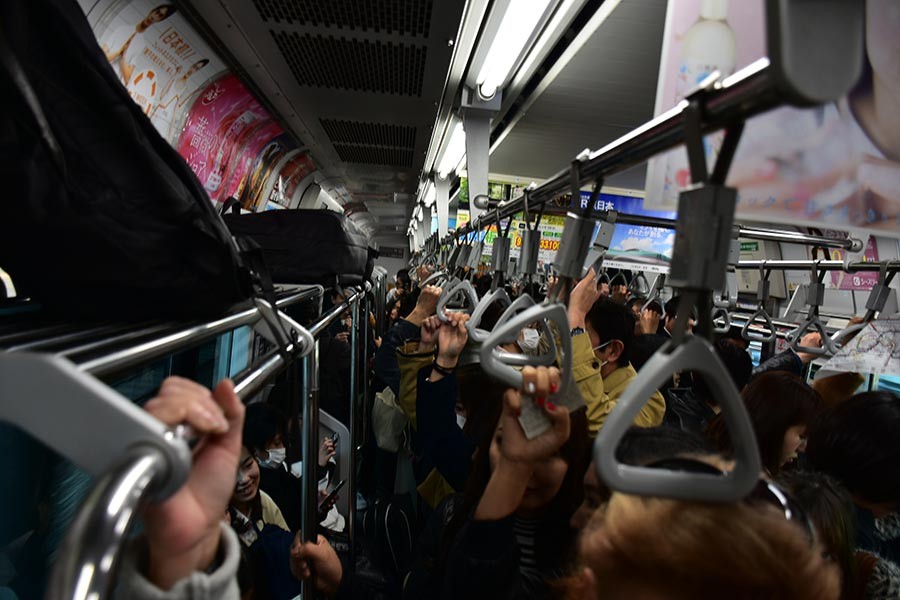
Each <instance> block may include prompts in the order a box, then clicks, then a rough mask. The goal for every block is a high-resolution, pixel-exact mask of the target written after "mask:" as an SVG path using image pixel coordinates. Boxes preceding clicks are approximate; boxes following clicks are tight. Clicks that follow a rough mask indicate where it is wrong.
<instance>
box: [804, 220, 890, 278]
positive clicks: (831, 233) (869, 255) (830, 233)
mask: <svg viewBox="0 0 900 600" xmlns="http://www.w3.org/2000/svg"><path fill="white" fill-rule="evenodd" d="M815 233H816V234H821V235H823V236H825V237H827V238H833V239H846V238H847V237H848V235H847V234H846V233H844V232H843V231H835V230H833V229H826V230H824V231H819V230H816V231H815ZM824 250H825V252H826V253H827V256H824V257H823V256H822V252H818V253H817V254H816V255H815V256H813V255H812V254H810V258H811V259H814V260H815V259H816V258H825V259H828V260H839V261H841V262H843V261H844V259H846V258H847V251H846V250H842V249H840V248H827V249H824ZM810 251H812V248H810ZM855 260H860V261H865V262H878V247H877V246H876V244H875V238H874V237H872V236H869V240H868V242H866V247H865V249H864V250H863V253H862V256H859V257H855ZM877 283H878V273H877V272H874V271H865V272H861V273H845V272H844V271H832V272H831V273H830V277H826V278H825V287H827V288H832V289H836V290H855V291H863V292H871V291H872V288H873V287H875V285H876V284H877Z"/></svg>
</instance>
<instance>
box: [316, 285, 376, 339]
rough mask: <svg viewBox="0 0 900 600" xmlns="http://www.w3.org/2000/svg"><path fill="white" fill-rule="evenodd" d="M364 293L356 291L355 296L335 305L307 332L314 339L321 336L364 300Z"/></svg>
mask: <svg viewBox="0 0 900 600" xmlns="http://www.w3.org/2000/svg"><path fill="white" fill-rule="evenodd" d="M363 293H364V292H362V291H361V290H354V292H353V294H352V295H350V296H349V297H347V298H346V299H345V300H344V301H343V302H341V303H340V304H335V305H334V306H332V307H331V308H330V309H328V312H326V313H325V314H323V315H322V316H320V317H319V318H318V319H317V320H316V322H315V323H313V324H312V325H310V326H309V327H307V330H308V331H309V332H310V333H311V334H312V336H313V337H314V338H318V337H319V335H321V334H322V332H323V331H325V329H326V328H328V326H329V325H331V324H332V323H333V322H334V321H335V320H336V319H337V318H338V317H340V316H341V315H343V314H344V313H345V312H346V311H347V309H349V308H350V307H351V306H353V304H355V303H356V302H358V301H359V299H360V298H362V295H363Z"/></svg>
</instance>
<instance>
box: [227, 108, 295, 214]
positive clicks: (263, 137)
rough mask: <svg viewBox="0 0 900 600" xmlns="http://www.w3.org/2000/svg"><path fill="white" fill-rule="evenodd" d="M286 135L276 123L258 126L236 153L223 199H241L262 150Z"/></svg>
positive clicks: (229, 170)
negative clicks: (274, 140)
mask: <svg viewBox="0 0 900 600" xmlns="http://www.w3.org/2000/svg"><path fill="white" fill-rule="evenodd" d="M282 133H284V130H283V129H282V128H281V126H280V125H279V124H278V123H276V122H275V121H265V122H263V123H260V124H259V125H257V126H256V127H255V128H254V129H253V130H252V131H250V133H249V134H248V135H247V136H246V138H245V139H244V142H243V144H241V147H240V148H238V150H237V152H235V156H234V159H233V160H232V163H233V164H232V165H230V166H229V167H228V168H227V169H226V171H225V172H226V173H228V182H227V183H226V184H225V185H224V186H222V195H221V198H222V199H228V198H231V197H232V196H233V197H235V198H238V199H240V198H241V194H242V193H243V191H244V189H245V188H246V185H247V180H248V179H249V176H250V172H251V169H252V168H253V165H254V164H255V162H256V160H257V158H258V157H259V155H260V153H261V152H262V150H263V149H264V148H265V147H266V146H267V145H268V144H269V143H270V142H271V141H272V140H273V139H275V138H277V137H278V136H280V135H281V134H282Z"/></svg>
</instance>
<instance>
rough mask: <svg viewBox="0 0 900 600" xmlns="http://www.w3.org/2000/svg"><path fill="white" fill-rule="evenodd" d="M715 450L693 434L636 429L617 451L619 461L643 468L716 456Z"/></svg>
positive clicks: (634, 427) (668, 430) (679, 430)
mask: <svg viewBox="0 0 900 600" xmlns="http://www.w3.org/2000/svg"><path fill="white" fill-rule="evenodd" d="M715 451H716V450H715V448H713V446H712V444H710V443H709V441H708V440H706V439H704V438H703V437H701V436H699V435H697V434H696V433H692V432H690V431H683V430H681V429H677V428H675V427H666V426H659V427H637V426H632V427H630V428H629V429H628V431H627V432H626V433H625V435H624V436H623V437H622V440H621V441H620V442H619V446H618V447H617V448H616V460H618V461H619V462H620V463H623V464H626V465H635V466H640V465H646V464H649V463H652V462H655V461H657V460H663V459H667V458H675V457H677V456H682V455H689V454H702V455H707V454H714V453H715Z"/></svg>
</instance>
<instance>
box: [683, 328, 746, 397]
mask: <svg viewBox="0 0 900 600" xmlns="http://www.w3.org/2000/svg"><path fill="white" fill-rule="evenodd" d="M714 348H715V351H716V356H718V357H719V360H721V361H722V364H723V365H725V370H726V371H728V374H729V375H730V376H731V381H733V382H734V386H735V387H736V388H737V390H738V391H739V392H740V391H743V389H744V387H746V385H747V383H749V381H750V377H751V376H752V375H753V359H752V358H750V355H749V354H748V353H747V351H746V350H744V349H742V348H740V347H738V346H735V345H734V344H732V343H731V342H729V341H728V340H725V339H719V340H717V341H716V343H715V344H714ZM691 378H692V380H693V382H694V393H695V394H696V395H697V396H698V397H700V398H702V399H703V400H711V401H713V402H715V403H717V404H718V401H717V400H716V398H715V396H714V395H713V392H712V390H710V389H709V386H708V385H707V383H706V380H705V379H704V378H703V374H702V373H698V372H696V371H694V372H691Z"/></svg>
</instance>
